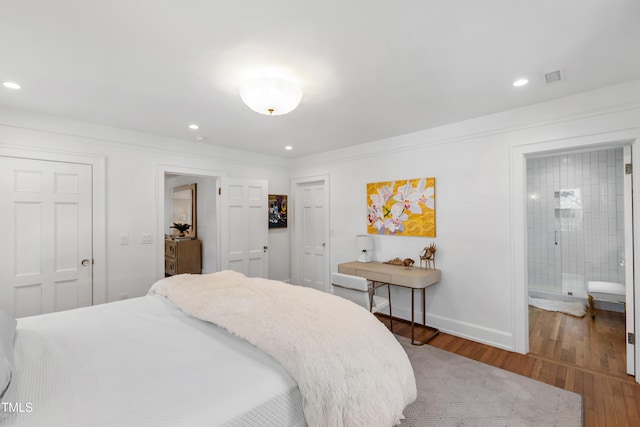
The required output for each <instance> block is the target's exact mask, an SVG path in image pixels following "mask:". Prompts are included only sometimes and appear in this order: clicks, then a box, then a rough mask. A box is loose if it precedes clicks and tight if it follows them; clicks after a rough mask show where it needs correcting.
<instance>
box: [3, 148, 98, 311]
mask: <svg viewBox="0 0 640 427" xmlns="http://www.w3.org/2000/svg"><path fill="white" fill-rule="evenodd" d="M0 156H2V157H17V158H21V159H27V160H41V161H53V162H60V163H77V164H85V165H89V166H91V197H92V200H91V221H92V232H91V235H92V242H91V248H92V249H91V250H92V254H93V255H92V257H93V262H94V263H93V269H92V282H93V283H92V294H93V295H92V305H97V304H103V303H106V302H107V256H106V254H107V238H106V224H107V221H106V212H107V203H106V200H107V198H106V167H105V165H106V158H105V157H104V156H92V155H90V154H69V153H66V152H60V151H46V150H39V149H38V150H29V149H20V148H15V147H8V146H6V145H0Z"/></svg>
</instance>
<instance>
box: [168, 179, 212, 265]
mask: <svg viewBox="0 0 640 427" xmlns="http://www.w3.org/2000/svg"><path fill="white" fill-rule="evenodd" d="M164 182H165V185H164V191H165V194H164V212H165V214H164V230H165V231H164V233H165V236H170V235H172V234H173V233H174V232H173V229H172V228H171V227H172V225H173V223H174V222H175V221H177V220H179V219H177V218H176V217H175V215H174V211H175V209H174V208H175V206H174V205H175V201H176V199H175V197H174V193H175V191H174V190H175V189H177V188H181V187H184V186H186V185H191V184H195V186H194V189H195V191H194V195H193V197H194V203H193V206H195V209H196V212H195V215H193V216H192V218H197V221H193V220H191V221H190V222H191V223H192V224H193V228H194V229H192V230H188V231H191V232H195V235H196V239H197V240H199V241H200V248H201V268H200V270H201V271H200V272H201V273H202V274H208V273H214V272H216V271H218V232H217V221H218V218H217V211H216V209H217V208H216V191H217V190H216V188H217V177H210V176H209V177H208V176H196V175H182V174H175V173H165V175H164ZM190 217H191V216H190Z"/></svg>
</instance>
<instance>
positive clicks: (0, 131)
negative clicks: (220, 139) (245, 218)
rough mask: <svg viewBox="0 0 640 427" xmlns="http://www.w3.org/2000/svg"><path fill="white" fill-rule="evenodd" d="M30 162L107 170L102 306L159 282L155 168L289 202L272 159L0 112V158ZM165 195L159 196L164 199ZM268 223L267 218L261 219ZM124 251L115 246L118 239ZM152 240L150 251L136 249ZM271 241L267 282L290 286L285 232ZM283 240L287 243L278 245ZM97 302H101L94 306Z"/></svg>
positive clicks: (281, 171) (282, 168) (282, 167)
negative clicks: (227, 180)
mask: <svg viewBox="0 0 640 427" xmlns="http://www.w3.org/2000/svg"><path fill="white" fill-rule="evenodd" d="M16 153H18V154H19V155H23V156H27V157H34V158H49V157H51V156H54V155H55V156H57V157H65V156H77V155H83V156H87V157H97V158H103V159H104V163H105V165H106V166H105V168H106V171H105V176H106V182H105V183H104V184H103V185H104V187H105V188H106V203H105V204H106V207H105V208H104V215H103V219H104V221H105V230H106V242H104V252H105V257H104V258H105V259H104V261H103V262H105V263H106V265H105V266H96V268H102V267H104V270H105V271H106V295H105V296H104V298H103V300H104V299H106V300H107V301H114V300H117V299H120V295H121V294H125V293H126V294H128V296H129V297H135V296H141V295H144V294H145V293H146V292H147V291H148V289H149V287H150V286H151V285H152V284H153V283H154V282H155V281H156V280H157V279H158V278H159V277H158V276H159V274H158V271H160V269H161V264H160V262H162V261H163V253H162V251H161V250H160V248H161V243H162V239H163V236H159V235H158V233H157V230H158V229H159V228H160V225H159V223H158V216H159V215H158V210H159V209H162V207H161V206H160V207H158V205H157V204H158V203H162V199H161V200H160V202H159V201H158V197H157V194H156V189H157V183H156V179H157V176H158V174H157V171H158V168H159V165H172V166H175V167H177V168H196V169H201V170H212V171H223V172H225V173H226V175H227V176H230V177H241V178H247V179H250V178H254V179H267V180H268V181H269V191H270V192H274V193H278V194H287V192H288V189H289V174H288V171H287V167H286V162H285V161H284V160H283V159H278V158H275V157H270V156H261V155H257V154H253V153H246V152H241V151H238V150H233V149H227V148H216V147H212V146H209V145H206V144H202V143H196V142H190V141H185V140H178V139H171V138H163V137H159V136H154V135H150V134H144V133H139V132H131V131H126V130H122V129H115V128H109V127H105V126H98V125H93V124H90V123H83V122H76V121H72V120H65V119H61V118H55V117H50V116H43V115H38V114H33V113H27V112H22V111H17V110H9V109H0V155H15V154H16ZM163 197H164V195H161V198H163ZM265 221H266V214H265ZM122 233H127V234H129V236H130V244H129V245H126V246H121V245H120V234H122ZM143 234H152V235H153V239H154V242H153V244H151V245H148V244H147V245H143V244H142V243H141V239H142V235H143ZM271 236H272V235H271V234H270V240H269V247H270V248H271V250H272V251H274V252H276V253H278V252H279V253H283V254H284V256H271V257H270V258H269V272H270V273H269V274H270V277H271V278H273V279H278V280H289V278H290V261H289V256H288V253H289V252H288V245H289V243H288V242H289V238H288V230H285V231H284V232H282V233H280V234H278V235H277V236H275V238H274V239H273V241H272V239H271ZM283 236H286V238H285V237H283ZM98 300H100V299H98Z"/></svg>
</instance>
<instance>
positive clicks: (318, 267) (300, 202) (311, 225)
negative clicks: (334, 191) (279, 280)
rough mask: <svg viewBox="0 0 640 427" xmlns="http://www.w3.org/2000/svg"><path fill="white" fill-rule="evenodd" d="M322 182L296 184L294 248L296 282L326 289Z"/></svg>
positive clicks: (323, 190)
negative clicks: (295, 252) (295, 253)
mask: <svg viewBox="0 0 640 427" xmlns="http://www.w3.org/2000/svg"><path fill="white" fill-rule="evenodd" d="M325 195H326V193H325V183H324V181H320V182H310V183H302V184H299V185H298V186H297V194H296V209H295V212H296V248H295V249H294V250H295V251H297V256H296V258H297V264H298V265H297V266H296V267H297V272H298V279H297V282H298V283H297V284H299V285H303V286H309V287H312V288H315V289H318V290H321V291H326V290H327V289H326V288H327V286H326V273H327V271H326V263H325V261H326V260H325V249H326V241H325V239H326V236H325V231H326V217H325V216H326V213H325V203H326V201H325Z"/></svg>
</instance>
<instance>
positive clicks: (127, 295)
mask: <svg viewBox="0 0 640 427" xmlns="http://www.w3.org/2000/svg"><path fill="white" fill-rule="evenodd" d="M128 298H129V294H128V293H127V292H125V293H124V294H120V299H128Z"/></svg>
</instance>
